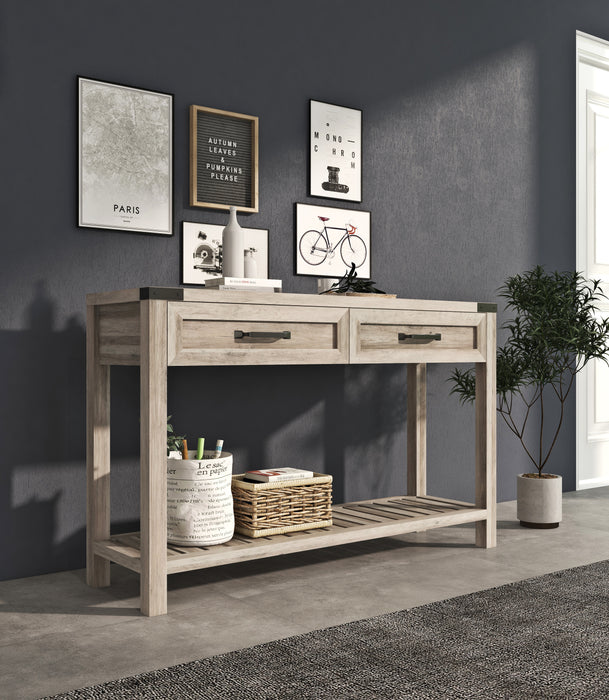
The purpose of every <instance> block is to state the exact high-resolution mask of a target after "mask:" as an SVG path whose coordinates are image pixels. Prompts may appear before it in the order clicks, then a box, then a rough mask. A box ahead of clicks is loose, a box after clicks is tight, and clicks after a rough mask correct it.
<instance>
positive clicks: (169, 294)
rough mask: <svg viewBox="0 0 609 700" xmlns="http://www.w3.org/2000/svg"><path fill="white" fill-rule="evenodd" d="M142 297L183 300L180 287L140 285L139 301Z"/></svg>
mask: <svg viewBox="0 0 609 700" xmlns="http://www.w3.org/2000/svg"><path fill="white" fill-rule="evenodd" d="M144 299H160V300H161V301H184V290H183V289H182V288H181V287H140V301H142V300H144Z"/></svg>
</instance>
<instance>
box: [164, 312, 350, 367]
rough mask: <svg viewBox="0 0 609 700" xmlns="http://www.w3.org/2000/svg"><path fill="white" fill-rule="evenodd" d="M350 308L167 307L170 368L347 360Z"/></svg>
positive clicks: (340, 362) (323, 362) (328, 362)
mask: <svg viewBox="0 0 609 700" xmlns="http://www.w3.org/2000/svg"><path fill="white" fill-rule="evenodd" d="M348 344H349V321H348V310H346V309H335V308H312V307H307V306H298V307H294V306H281V305H271V304H260V305H258V304H223V303H197V302H189V303H181V302H175V303H174V302H170V303H169V305H168V358H167V361H168V364H169V365H201V364H204V365H315V364H346V363H347V362H348V361H349V350H348V347H349V345H348Z"/></svg>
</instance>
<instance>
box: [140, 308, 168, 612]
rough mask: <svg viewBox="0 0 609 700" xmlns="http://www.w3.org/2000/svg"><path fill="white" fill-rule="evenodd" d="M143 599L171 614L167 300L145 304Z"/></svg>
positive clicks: (149, 607)
mask: <svg viewBox="0 0 609 700" xmlns="http://www.w3.org/2000/svg"><path fill="white" fill-rule="evenodd" d="M140 309H141V312H140V313H141V315H140V354H141V356H140V420H141V425H140V431H141V432H140V460H141V461H140V529H141V572H140V595H141V607H142V613H143V614H144V615H149V616H153V615H164V614H165V613H166V612H167V302H166V301H158V300H146V301H142V302H141V303H140Z"/></svg>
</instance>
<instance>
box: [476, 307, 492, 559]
mask: <svg viewBox="0 0 609 700" xmlns="http://www.w3.org/2000/svg"><path fill="white" fill-rule="evenodd" d="M485 333H486V343H485V346H486V349H487V350H486V362H480V363H477V364H476V506H477V507H478V508H486V510H487V513H488V515H487V519H486V520H482V521H480V522H477V523H476V545H477V546H478V547H496V546H497V474H496V461H497V458H496V435H497V398H496V392H497V390H496V357H495V337H496V317H495V314H486V329H485Z"/></svg>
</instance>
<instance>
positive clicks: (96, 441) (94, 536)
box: [87, 306, 110, 588]
mask: <svg viewBox="0 0 609 700" xmlns="http://www.w3.org/2000/svg"><path fill="white" fill-rule="evenodd" d="M97 348H98V346H97V313H96V310H95V307H94V306H89V307H87V583H88V584H89V585H90V586H94V587H96V588H101V587H103V586H109V585H110V562H109V561H108V560H107V559H104V558H102V557H99V556H97V555H95V553H94V551H93V547H94V543H95V542H97V541H99V540H107V539H108V538H109V537H110V367H109V366H107V365H100V364H99V357H98V351H97Z"/></svg>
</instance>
